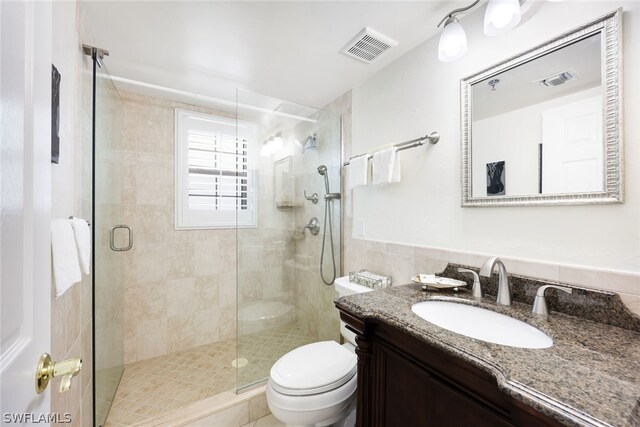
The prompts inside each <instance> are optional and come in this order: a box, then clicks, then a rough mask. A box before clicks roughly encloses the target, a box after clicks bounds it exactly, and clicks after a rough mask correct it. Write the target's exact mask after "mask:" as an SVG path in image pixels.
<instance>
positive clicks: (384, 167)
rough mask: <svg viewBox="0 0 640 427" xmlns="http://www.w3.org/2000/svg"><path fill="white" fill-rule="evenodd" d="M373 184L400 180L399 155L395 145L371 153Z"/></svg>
mask: <svg viewBox="0 0 640 427" xmlns="http://www.w3.org/2000/svg"><path fill="white" fill-rule="evenodd" d="M372 181H373V184H374V185H384V184H391V183H393V182H400V156H398V154H397V149H396V148H395V147H391V148H388V149H386V150H380V151H376V152H375V153H373V179H372Z"/></svg>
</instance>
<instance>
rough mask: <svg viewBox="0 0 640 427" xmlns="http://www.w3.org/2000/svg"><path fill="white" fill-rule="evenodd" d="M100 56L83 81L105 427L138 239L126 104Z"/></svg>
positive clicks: (100, 421) (98, 405)
mask: <svg viewBox="0 0 640 427" xmlns="http://www.w3.org/2000/svg"><path fill="white" fill-rule="evenodd" d="M96 55H99V52H98V51H96V50H95V49H94V51H93V52H92V59H91V60H90V61H89V67H90V68H91V69H90V70H86V72H85V76H84V79H85V80H84V82H83V87H84V88H90V89H91V94H86V93H85V94H84V99H85V103H84V105H85V107H86V108H84V114H85V115H87V114H88V113H89V114H91V118H90V119H89V118H88V117H84V119H85V120H84V127H85V129H83V135H86V133H87V131H88V132H89V133H90V135H91V137H90V138H88V137H87V138H85V139H84V140H85V141H86V142H88V143H90V145H89V144H83V147H84V148H85V151H90V152H85V153H83V157H84V159H85V163H84V164H85V165H86V166H87V168H86V172H89V173H87V174H85V183H86V182H87V180H86V179H88V180H89V182H91V190H92V191H91V192H90V196H89V197H85V198H84V199H85V202H86V201H87V199H88V198H90V201H91V202H90V206H86V208H87V209H90V211H91V212H92V230H93V255H94V258H93V278H92V280H93V328H94V333H93V362H94V364H93V365H94V366H93V367H94V372H93V379H94V408H95V412H94V413H95V420H94V425H96V426H102V425H104V424H105V420H106V418H107V415H108V413H109V409H110V407H111V403H112V401H113V397H114V395H115V392H116V389H117V388H118V384H119V382H120V378H121V377H122V373H123V371H124V250H125V249H126V248H127V247H129V246H130V243H132V240H131V237H132V236H130V235H129V230H128V229H127V228H125V226H123V225H122V218H123V215H124V204H123V198H124V197H125V191H124V189H125V187H124V180H123V174H122V165H123V155H124V151H123V144H124V130H123V128H124V104H123V101H122V99H121V98H120V95H119V93H118V91H117V89H116V87H115V85H114V84H113V81H112V80H111V77H110V76H109V73H108V71H107V69H106V68H105V65H104V64H103V63H100V62H99V61H98V60H97V59H96ZM87 104H89V105H88V106H87ZM87 119H89V120H87ZM89 124H90V125H89ZM88 148H91V149H90V150H88ZM89 165H91V166H89ZM85 194H87V193H86V192H85ZM86 204H87V205H89V203H86Z"/></svg>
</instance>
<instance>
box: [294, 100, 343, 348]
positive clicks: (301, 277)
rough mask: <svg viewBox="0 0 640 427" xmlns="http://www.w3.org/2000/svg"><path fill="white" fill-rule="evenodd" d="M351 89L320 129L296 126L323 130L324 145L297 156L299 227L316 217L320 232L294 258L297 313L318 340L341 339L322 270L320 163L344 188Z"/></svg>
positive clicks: (327, 263)
mask: <svg viewBox="0 0 640 427" xmlns="http://www.w3.org/2000/svg"><path fill="white" fill-rule="evenodd" d="M350 107H351V93H350V92H348V93H347V94H345V95H344V96H342V97H340V98H339V99H337V100H336V101H334V102H332V103H331V104H329V105H327V106H325V107H324V108H323V109H322V111H320V112H319V115H318V118H317V119H318V123H317V125H314V126H317V129H313V128H311V127H310V126H309V125H308V124H301V125H299V126H298V127H297V128H296V129H295V133H296V136H297V138H298V139H299V140H300V139H301V138H302V139H304V138H305V137H306V136H308V135H309V134H310V133H311V132H316V133H317V143H318V148H317V149H315V150H309V151H306V152H305V153H303V154H302V155H298V156H296V157H294V172H295V177H296V184H295V188H296V195H297V197H298V198H299V199H300V200H298V201H297V203H296V204H297V205H298V206H299V208H297V209H296V210H295V227H296V229H297V230H302V227H304V226H305V225H306V224H307V223H308V222H309V220H310V219H311V218H312V217H316V218H318V220H319V221H320V227H321V228H320V234H318V235H317V236H312V235H311V234H310V233H309V232H307V233H306V234H305V236H304V237H303V238H299V239H296V240H295V254H296V255H295V258H294V259H293V260H292V261H293V262H292V263H291V264H290V267H292V268H291V271H290V273H291V275H292V279H293V283H294V284H295V307H296V319H297V321H298V323H299V324H300V325H301V327H302V328H304V329H305V330H306V332H307V333H308V334H309V335H310V336H312V337H314V338H315V339H316V340H339V337H340V334H339V315H338V311H337V310H336V309H335V307H334V305H333V300H334V298H335V290H334V286H327V285H325V284H324V283H323V281H322V279H321V276H320V258H321V251H322V238H323V236H322V235H323V229H324V227H325V224H324V209H325V204H324V199H323V196H324V194H325V192H326V190H325V187H324V178H323V177H322V176H321V175H320V174H319V173H318V171H317V168H318V166H320V165H326V166H327V168H328V174H329V175H328V176H329V186H330V189H331V191H332V192H339V191H340V169H341V166H340V162H341V146H340V138H341V134H340V132H341V129H340V114H342V116H343V122H344V129H342V132H343V133H344V134H347V135H348V134H350V132H351V128H350V124H351V109H350ZM305 190H306V192H307V194H312V193H318V195H319V196H320V200H319V201H318V203H317V204H313V203H311V202H310V201H307V200H305V199H304V197H303V192H304V191H305ZM342 206H343V201H342V200H340V201H334V202H333V211H332V222H333V243H334V251H335V257H336V270H337V272H336V274H337V277H339V276H340V272H341V262H340V246H341V245H340V240H341V239H340V237H341V236H340V235H341V230H340V218H341V210H342ZM329 242H330V240H329V234H328V230H327V241H326V245H327V247H326V248H325V256H324V267H323V271H324V274H325V277H329V278H330V277H331V276H332V266H331V252H330V250H329Z"/></svg>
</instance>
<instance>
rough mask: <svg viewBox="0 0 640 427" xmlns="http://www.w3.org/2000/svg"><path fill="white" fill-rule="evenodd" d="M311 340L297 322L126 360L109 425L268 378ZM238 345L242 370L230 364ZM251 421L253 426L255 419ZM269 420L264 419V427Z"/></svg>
mask: <svg viewBox="0 0 640 427" xmlns="http://www.w3.org/2000/svg"><path fill="white" fill-rule="evenodd" d="M311 341H313V339H312V338H311V337H310V336H308V335H306V334H305V333H304V332H303V331H302V330H301V329H300V328H299V327H298V326H297V325H296V324H295V323H294V324H289V325H285V326H281V327H279V328H277V329H273V330H270V331H263V332H260V333H255V334H251V335H246V336H244V337H241V342H240V344H239V345H236V343H235V342H234V341H219V342H217V343H213V344H207V345H203V346H200V347H195V348H192V349H189V350H185V351H181V352H178V353H173V354H170V355H165V356H160V357H155V358H152V359H147V360H143V361H140V362H135V363H131V364H129V365H126V366H125V370H124V374H123V375H122V379H121V380H120V385H119V386H118V390H117V392H116V395H115V397H114V398H113V404H112V405H111V409H110V411H109V416H108V418H107V421H106V424H105V427H122V426H130V425H132V424H136V423H139V422H142V421H145V420H148V419H151V418H155V417H157V416H160V415H162V414H165V413H167V412H169V411H172V410H174V409H178V408H180V407H183V406H186V405H188V404H189V403H192V402H195V401H198V400H201V399H204V398H206V397H210V396H213V395H216V394H218V393H221V392H223V391H229V390H235V388H236V380H237V381H238V383H239V384H251V383H255V382H258V381H261V380H264V379H265V378H266V377H267V376H268V375H269V369H270V368H271V365H273V363H274V362H275V361H276V360H277V359H278V358H279V357H280V356H281V355H283V354H284V353H286V352H288V351H290V350H292V349H294V348H296V347H299V346H301V345H304V344H306V343H309V342H311ZM236 349H238V350H239V356H240V357H242V358H246V359H247V360H248V363H247V365H246V366H244V367H241V368H238V369H236V368H234V367H233V366H232V365H231V362H232V361H233V360H234V359H235V358H236V357H237V355H236ZM236 377H237V378H236ZM105 405H107V404H105ZM105 405H103V406H105ZM104 409H105V408H103V409H102V410H103V411H104ZM264 422H268V420H267V421H264ZM248 425H249V426H251V427H254V424H251V423H250V424H248ZM271 425H272V424H264V426H265V427H267V426H271ZM273 425H279V424H273ZM257 426H258V427H262V426H263V424H257Z"/></svg>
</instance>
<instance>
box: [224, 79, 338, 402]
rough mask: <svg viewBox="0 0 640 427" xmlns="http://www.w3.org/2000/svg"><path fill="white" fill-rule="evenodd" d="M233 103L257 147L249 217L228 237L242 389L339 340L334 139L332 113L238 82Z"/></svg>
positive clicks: (335, 119)
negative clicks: (298, 354)
mask: <svg viewBox="0 0 640 427" xmlns="http://www.w3.org/2000/svg"><path fill="white" fill-rule="evenodd" d="M237 104H238V108H237V118H238V123H244V124H245V125H248V126H253V128H254V135H255V137H254V140H253V141H252V144H253V147H254V151H255V152H256V154H257V155H256V156H255V161H254V162H253V167H252V169H251V170H250V174H249V176H251V177H253V179H254V182H253V184H251V183H250V185H249V191H253V193H250V194H249V196H250V199H251V200H252V201H253V203H254V205H253V206H250V208H252V209H255V211H256V212H257V223H256V224H253V225H251V226H243V225H242V224H241V223H240V221H239V222H238V229H237V241H236V250H237V271H236V274H237V307H238V309H237V343H238V344H237V345H238V359H237V361H238V363H239V366H241V367H239V368H238V370H237V373H238V380H237V385H238V389H240V390H241V389H243V388H246V387H250V386H252V385H254V384H258V383H260V382H261V381H263V380H265V379H266V378H268V375H269V370H270V368H271V366H272V365H273V363H274V362H275V361H276V360H277V359H278V358H279V357H280V356H282V355H283V354H285V353H287V352H288V351H290V350H292V349H294V348H296V347H299V346H301V345H304V344H308V343H310V342H315V341H321V340H339V337H340V335H339V318H338V313H337V311H336V310H335V308H334V307H333V298H334V289H333V286H330V285H331V284H332V283H333V279H334V278H335V276H336V275H337V274H340V272H341V256H340V248H341V245H340V238H341V230H340V224H341V221H340V213H341V206H340V182H341V181H340V166H341V163H340V162H341V157H342V156H341V153H342V151H341V150H342V147H341V118H340V115H339V114H336V113H332V112H330V111H323V110H319V109H315V108H309V107H303V106H300V105H296V104H293V103H289V102H285V101H282V100H278V99H274V98H270V97H266V96H261V95H258V94H255V93H252V92H248V91H242V90H240V91H238V93H237ZM250 147H251V145H250ZM321 261H322V263H321ZM323 278H324V282H323Z"/></svg>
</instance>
